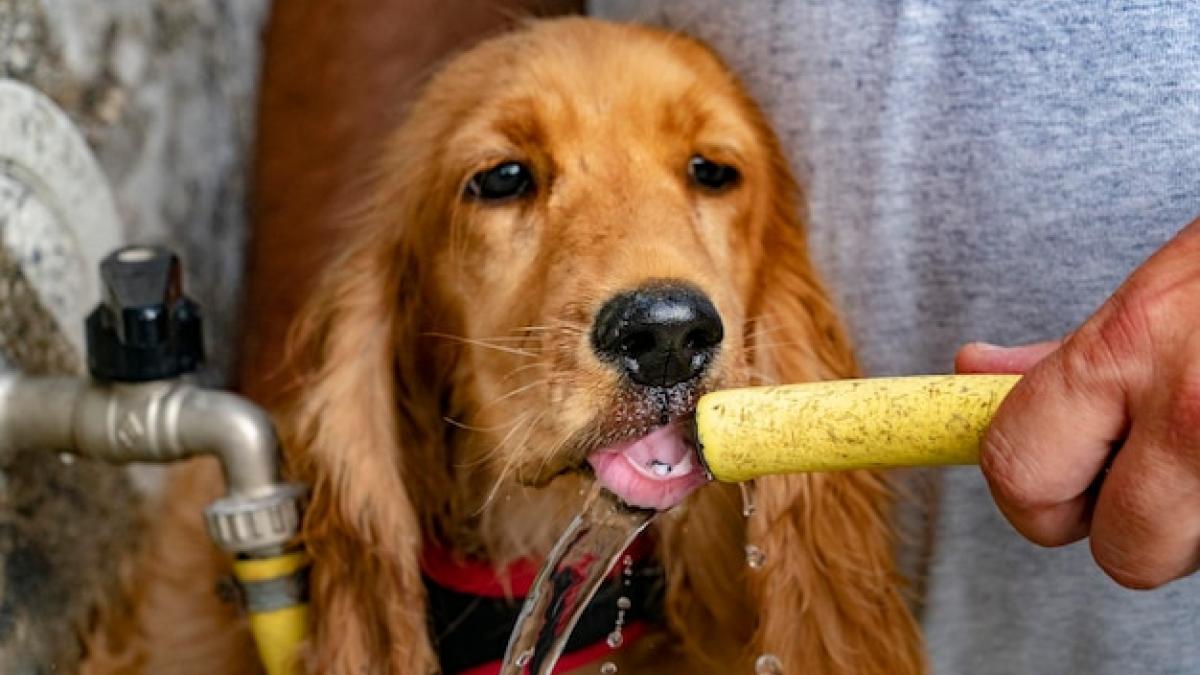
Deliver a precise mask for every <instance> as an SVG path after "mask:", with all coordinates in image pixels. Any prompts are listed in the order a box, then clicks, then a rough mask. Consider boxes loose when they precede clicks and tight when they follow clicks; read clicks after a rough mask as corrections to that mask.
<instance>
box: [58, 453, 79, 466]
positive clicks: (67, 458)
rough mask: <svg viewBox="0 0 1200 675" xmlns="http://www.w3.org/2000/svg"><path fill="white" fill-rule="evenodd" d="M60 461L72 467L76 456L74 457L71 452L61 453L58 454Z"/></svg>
mask: <svg viewBox="0 0 1200 675" xmlns="http://www.w3.org/2000/svg"><path fill="white" fill-rule="evenodd" d="M58 461H59V462H62V463H63V464H66V465H67V466H71V465H72V464H74V463H75V455H72V454H71V453H69V452H60V453H58Z"/></svg>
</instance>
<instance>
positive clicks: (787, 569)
mask: <svg viewBox="0 0 1200 675" xmlns="http://www.w3.org/2000/svg"><path fill="white" fill-rule="evenodd" d="M764 133H769V132H764ZM772 145H773V144H772ZM772 151H773V155H774V161H773V164H774V172H773V173H774V177H775V180H777V181H778V183H777V185H776V186H775V188H774V190H773V191H772V199H773V203H772V205H771V213H770V214H769V215H768V218H767V222H766V224H765V225H766V230H765V233H764V250H766V251H769V252H770V255H768V256H766V257H765V262H764V266H763V267H762V269H761V276H760V285H759V290H758V293H757V301H758V303H759V306H758V307H757V311H756V312H754V313H753V314H752V316H756V317H758V318H757V320H756V325H755V326H754V327H753V330H754V333H753V334H751V337H750V339H751V341H752V343H753V342H757V344H752V347H751V354H752V358H753V361H754V363H753V364H752V367H753V370H754V371H755V372H756V373H757V374H758V376H759V378H760V382H761V383H764V384H774V383H791V382H803V381H810V380H821V379H831V378H839V377H853V376H855V375H857V372H858V371H857V365H856V364H855V360H854V357H853V353H852V350H851V348H850V343H849V341H848V339H847V338H846V336H845V333H844V331H843V329H842V327H841V324H840V322H839V320H838V318H837V315H836V313H835V311H834V309H833V306H832V304H831V303H830V301H829V299H828V296H827V295H826V292H825V291H824V289H823V288H822V287H821V285H820V282H819V281H818V280H817V279H816V277H815V275H814V273H813V271H812V270H813V268H812V266H811V264H810V261H809V258H808V251H807V244H806V243H805V240H804V233H803V229H802V225H801V222H800V215H799V213H800V212H799V206H800V203H801V201H802V199H801V197H800V195H799V192H798V190H797V188H796V187H795V185H794V183H793V181H792V179H791V177H790V171H789V169H788V167H787V165H786V163H785V161H784V160H783V158H782V155H781V154H780V152H779V151H778V148H777V147H772ZM755 334H757V339H756V337H755ZM756 487H757V490H756V493H757V502H758V504H757V506H758V508H757V512H756V513H755V514H754V515H753V516H752V517H751V518H750V522H749V526H748V532H747V539H748V543H751V544H754V545H756V546H758V547H759V548H760V549H761V550H762V551H763V552H764V553H765V556H766V561H765V564H764V566H763V568H762V569H761V570H758V571H757V572H751V573H750V574H749V579H750V584H751V588H752V589H753V591H754V594H755V596H756V597H757V598H758V601H759V606H760V607H761V615H760V624H759V628H758V633H757V639H756V640H755V643H756V645H757V646H758V647H759V648H760V649H761V650H762V651H763V652H767V653H772V654H775V655H776V656H777V657H779V659H780V660H781V662H782V664H783V668H784V671H785V672H805V673H822V674H823V675H833V674H837V675H917V674H918V673H922V672H924V671H925V662H924V656H923V653H924V652H923V646H922V642H921V638H920V632H919V629H918V627H917V625H916V622H915V621H914V619H913V617H912V614H911V612H910V611H909V609H908V607H907V605H906V602H905V600H904V597H903V595H902V590H903V584H902V581H901V579H900V577H899V575H898V574H897V572H896V565H895V562H894V555H895V553H894V544H895V542H894V536H893V534H892V532H893V528H892V526H891V524H890V522H889V519H890V509H891V505H892V499H891V495H890V492H889V490H888V486H887V484H886V482H885V479H884V477H883V476H881V475H879V474H877V473H872V472H865V471H854V472H845V473H834V474H808V475H795V476H774V477H769V478H765V479H760V480H759V481H757V486H756Z"/></svg>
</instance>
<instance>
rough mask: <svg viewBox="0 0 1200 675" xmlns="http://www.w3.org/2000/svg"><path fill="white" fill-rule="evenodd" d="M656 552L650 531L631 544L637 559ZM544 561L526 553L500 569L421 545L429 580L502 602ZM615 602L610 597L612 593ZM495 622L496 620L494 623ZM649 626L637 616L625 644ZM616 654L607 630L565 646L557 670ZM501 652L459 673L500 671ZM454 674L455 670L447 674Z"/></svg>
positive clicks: (521, 591) (518, 594)
mask: <svg viewBox="0 0 1200 675" xmlns="http://www.w3.org/2000/svg"><path fill="white" fill-rule="evenodd" d="M652 552H653V542H652V541H651V540H650V538H649V537H640V538H638V539H637V540H636V541H635V542H634V543H633V544H632V545H631V546H630V547H629V549H628V550H627V552H626V553H627V554H628V555H629V556H630V557H632V558H633V560H634V561H635V564H638V563H644V562H645V561H647V560H648V559H649V558H650V555H651V553H652ZM540 567H541V562H540V561H536V560H532V559H528V558H523V559H520V560H516V561H514V562H512V563H510V564H509V565H507V566H506V567H504V568H503V569H499V570H497V569H496V568H495V567H494V566H492V564H491V563H489V562H487V561H483V560H477V559H470V558H467V557H466V556H463V555H462V554H460V553H458V552H456V551H453V550H451V549H448V548H445V547H442V546H438V545H426V546H425V547H423V549H422V551H421V572H422V573H423V575H424V576H425V579H426V584H427V586H428V585H429V583H430V582H432V584H434V587H432V588H436V587H440V589H439V590H438V591H437V592H439V593H441V592H442V590H441V589H444V590H446V591H449V592H451V593H455V594H461V595H466V596H474V597H477V598H486V599H489V600H494V601H499V602H509V601H511V600H521V599H523V598H524V597H525V595H526V594H528V592H529V589H530V587H531V586H532V585H533V580H534V578H535V577H536V576H537V573H538V570H539V568H540ZM620 573H621V567H620V566H617V569H614V570H613V572H612V573H610V575H609V579H614V578H615V577H617V576H619V575H620ZM610 602H611V599H610ZM493 627H494V625H493ZM648 629H649V625H648V623H646V622H645V621H641V620H633V621H630V622H628V623H626V625H625V626H624V627H623V628H622V637H623V638H624V643H623V646H622V648H625V647H626V646H628V645H630V644H632V643H633V642H634V641H636V640H637V639H639V638H641V637H642V636H643V635H644V634H645V633H646V632H647V631H648ZM612 654H613V649H612V648H611V647H609V646H608V644H607V643H606V642H605V635H600V636H599V637H598V639H596V640H594V641H592V642H591V643H589V644H587V645H585V646H582V647H578V648H575V649H573V650H571V651H569V652H565V653H564V654H563V655H562V657H561V658H560V659H559V660H558V663H557V664H556V665H555V668H554V671H553V672H554V673H564V672H567V671H570V670H573V669H575V668H579V667H582V666H585V665H588V664H590V663H595V662H599V661H603V660H604V659H605V657H609V656H611V655H612ZM500 666H501V661H500V658H495V659H494V660H491V661H487V662H484V663H480V664H479V665H475V666H471V667H468V668H466V669H460V670H458V671H457V673H456V674H455V675H497V674H498V673H499V672H500ZM447 675H451V674H449V673H448V674H447Z"/></svg>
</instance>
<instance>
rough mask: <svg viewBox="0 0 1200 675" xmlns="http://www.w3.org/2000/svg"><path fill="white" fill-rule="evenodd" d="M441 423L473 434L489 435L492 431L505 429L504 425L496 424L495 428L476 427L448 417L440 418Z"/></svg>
mask: <svg viewBox="0 0 1200 675" xmlns="http://www.w3.org/2000/svg"><path fill="white" fill-rule="evenodd" d="M442 421H443V422H445V423H446V424H449V425H450V426H453V427H457V428H459V429H462V430H464V431H475V432H480V433H490V432H493V431H497V430H499V429H503V428H504V427H505V425H504V424H497V425H496V426H493V427H477V426H474V425H472V424H467V423H466V422H463V421H461V420H456V419H454V418H453V417H450V416H449V415H444V416H442Z"/></svg>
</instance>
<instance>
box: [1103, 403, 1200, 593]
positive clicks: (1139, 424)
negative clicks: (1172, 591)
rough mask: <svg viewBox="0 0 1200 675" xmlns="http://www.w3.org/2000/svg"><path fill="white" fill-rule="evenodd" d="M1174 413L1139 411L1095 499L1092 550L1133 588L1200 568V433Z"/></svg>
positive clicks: (1121, 581) (1105, 566)
mask: <svg viewBox="0 0 1200 675" xmlns="http://www.w3.org/2000/svg"><path fill="white" fill-rule="evenodd" d="M1172 417H1173V416H1172V415H1170V414H1168V413H1165V411H1164V409H1163V407H1161V406H1159V407H1158V408H1157V409H1155V410H1152V411H1148V412H1139V415H1138V418H1137V421H1135V423H1134V426H1133V430H1132V431H1131V433H1130V435H1129V440H1128V441H1126V443H1125V444H1124V446H1123V447H1122V448H1121V451H1120V452H1119V453H1117V455H1116V458H1115V459H1114V460H1113V464H1112V470H1111V471H1110V472H1109V474H1108V476H1107V477H1106V478H1105V480H1104V484H1103V486H1102V487H1101V488H1100V494H1099V498H1098V500H1097V502H1096V507H1095V513H1094V516H1093V521H1092V529H1091V537H1092V539H1091V547H1092V556H1093V557H1095V559H1096V562H1097V563H1098V564H1099V565H1100V567H1101V568H1102V569H1104V571H1105V572H1106V573H1107V574H1108V575H1109V576H1110V577H1112V578H1113V579H1114V580H1116V581H1117V583H1119V584H1121V585H1123V586H1128V587H1130V588H1154V587H1156V586H1161V585H1162V584H1165V583H1167V582H1168V581H1171V580H1173V579H1177V578H1179V577H1181V576H1185V575H1187V574H1190V573H1192V572H1194V571H1196V569H1197V568H1198V567H1200V434H1198V433H1197V431H1194V430H1193V429H1195V426H1191V427H1190V428H1179V427H1176V426H1173V425H1172V422H1171V420H1172ZM1141 420H1145V421H1144V422H1143V421H1141ZM1193 422H1194V420H1193Z"/></svg>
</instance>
